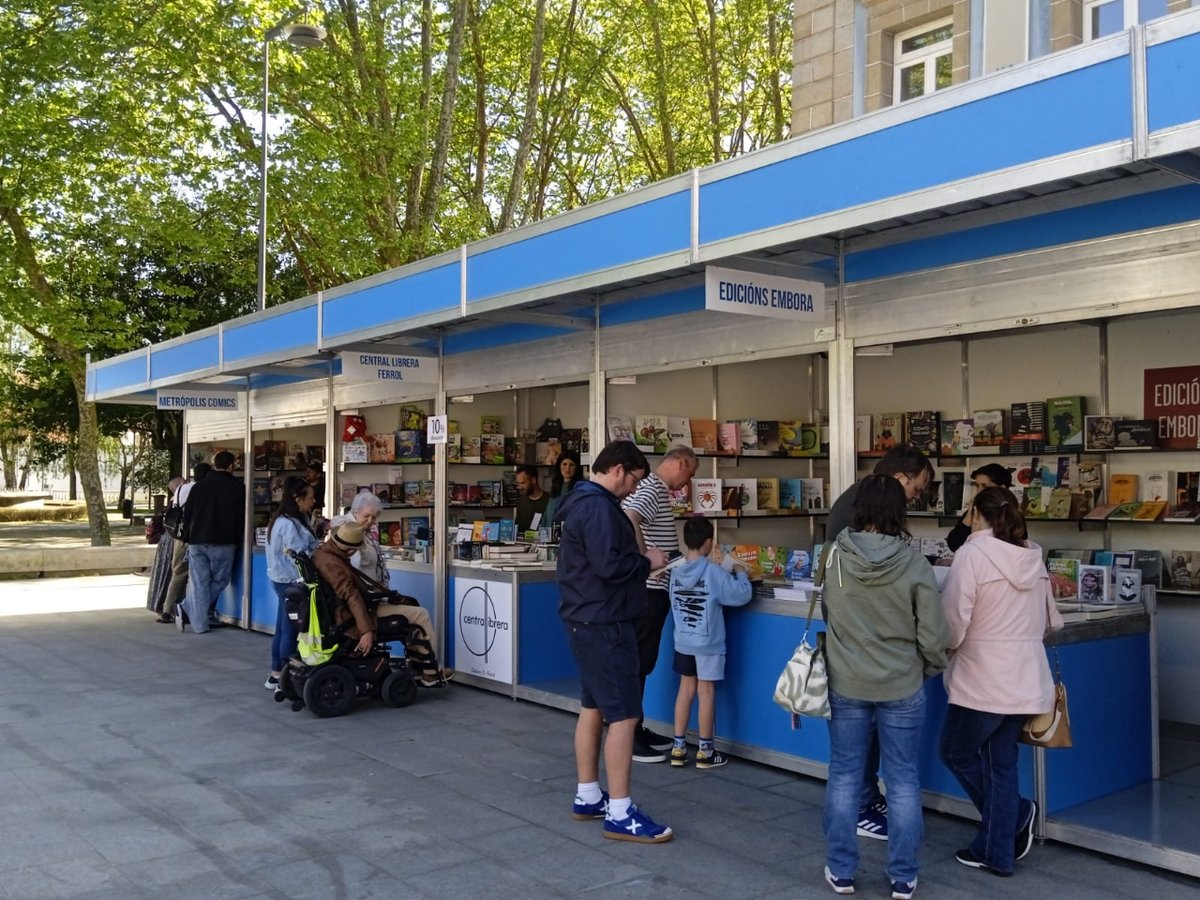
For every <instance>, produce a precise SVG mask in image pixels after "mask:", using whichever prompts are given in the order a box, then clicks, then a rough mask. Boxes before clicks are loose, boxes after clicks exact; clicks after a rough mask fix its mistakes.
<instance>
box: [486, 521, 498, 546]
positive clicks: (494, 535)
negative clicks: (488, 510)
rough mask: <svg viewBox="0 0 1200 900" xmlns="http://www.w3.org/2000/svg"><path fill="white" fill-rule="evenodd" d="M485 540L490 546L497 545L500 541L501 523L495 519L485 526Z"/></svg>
mask: <svg viewBox="0 0 1200 900" xmlns="http://www.w3.org/2000/svg"><path fill="white" fill-rule="evenodd" d="M483 539H484V540H485V541H487V542H488V543H489V544H495V543H497V542H499V540H500V523H499V522H498V521H496V520H495V519H490V520H489V521H488V523H487V524H486V525H484V526H483Z"/></svg>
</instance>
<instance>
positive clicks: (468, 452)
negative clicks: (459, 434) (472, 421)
mask: <svg viewBox="0 0 1200 900" xmlns="http://www.w3.org/2000/svg"><path fill="white" fill-rule="evenodd" d="M482 452H483V451H482V448H481V446H480V436H479V435H477V434H464V435H463V439H462V461H463V462H465V463H478V462H480V461H481V460H482V455H481V454H482Z"/></svg>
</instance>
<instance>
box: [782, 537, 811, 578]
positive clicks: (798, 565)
mask: <svg viewBox="0 0 1200 900" xmlns="http://www.w3.org/2000/svg"><path fill="white" fill-rule="evenodd" d="M817 547H820V544H818V545H817ZM819 553H820V551H819V550H817V549H815V548H814V552H813V553H810V552H809V551H807V550H799V549H797V550H789V551H788V556H787V563H786V564H785V565H784V568H783V575H784V577H785V578H788V579H790V580H791V581H798V580H800V579H802V578H811V577H812V566H813V559H814V557H815V556H817V555H819Z"/></svg>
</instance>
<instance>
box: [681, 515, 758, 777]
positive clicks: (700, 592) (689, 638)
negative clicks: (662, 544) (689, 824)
mask: <svg viewBox="0 0 1200 900" xmlns="http://www.w3.org/2000/svg"><path fill="white" fill-rule="evenodd" d="M683 544H684V546H685V547H686V548H687V552H686V553H685V555H684V561H683V562H681V563H679V564H678V565H676V566H675V568H674V569H672V570H671V615H672V617H673V618H674V620H675V666H674V668H675V671H676V672H678V673H679V694H678V695H677V696H676V698H675V740H674V743H673V745H672V747H671V765H673V766H686V765H687V763H688V753H687V740H686V736H687V726H688V720H689V719H690V718H691V715H692V701H693V700H694V699H695V698H696V695H697V694H699V695H700V720H699V721H700V749H699V751H697V753H696V768H697V769H714V768H716V767H717V766H723V765H725V763H727V762H729V760H728V759H726V758H725V756H724V754H722V753H720V752H718V751H717V750H715V749H714V748H713V729H714V727H715V723H716V683H717V682H718V681H722V680H724V678H725V616H724V614H723V613H722V612H721V607H722V606H744V605H745V604H747V603H749V602H750V594H751V587H750V578H749V577H748V576H747V575H746V570H745V569H744V568H742V567H741V566H740V565H738V564H737V560H736V559H735V558H734V557H733V556H732V555H729V554H726V555H725V557H724V558H723V559H722V560H721V564H720V565H717V564H716V563H714V562H713V561H712V560H710V559H709V558H708V555H709V554H710V553H712V549H713V526H712V522H710V521H709V520H708V519H688V520H687V521H686V522H684V525H683Z"/></svg>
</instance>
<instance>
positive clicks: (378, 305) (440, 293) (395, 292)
mask: <svg viewBox="0 0 1200 900" xmlns="http://www.w3.org/2000/svg"><path fill="white" fill-rule="evenodd" d="M460 272H461V265H460V263H457V262H455V263H450V264H449V265H444V266H438V267H436V268H433V269H426V270H425V271H423V272H416V273H414V274H412V275H405V276H402V277H400V278H397V279H396V280H394V281H387V282H384V283H382V284H376V285H373V286H370V287H364V288H361V289H359V290H357V291H354V292H353V293H347V294H343V295H342V296H340V297H332V298H330V299H328V300H326V301H325V306H324V313H323V315H324V319H323V323H322V328H323V330H324V335H323V338H324V340H325V341H331V340H334V339H336V338H338V337H339V336H341V335H347V334H355V333H357V332H359V331H363V330H365V329H369V328H375V327H379V326H384V325H386V326H388V327H395V328H396V330H397V331H400V330H403V327H404V326H403V323H404V320H406V319H412V318H416V317H417V316H421V315H427V314H429V313H435V312H442V311H449V310H458V309H459V307H460V306H461V305H462V285H461V275H460Z"/></svg>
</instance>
